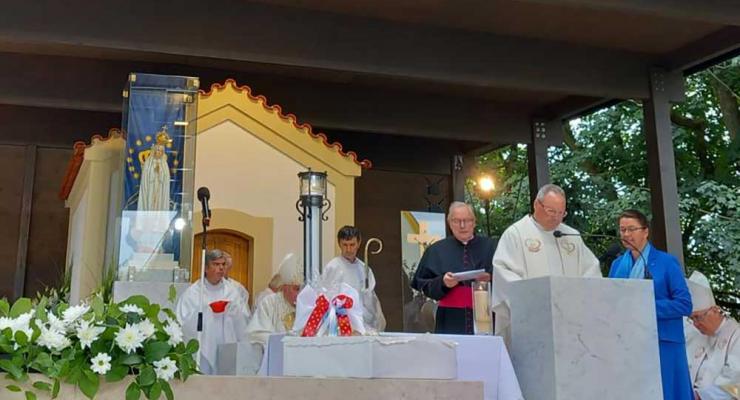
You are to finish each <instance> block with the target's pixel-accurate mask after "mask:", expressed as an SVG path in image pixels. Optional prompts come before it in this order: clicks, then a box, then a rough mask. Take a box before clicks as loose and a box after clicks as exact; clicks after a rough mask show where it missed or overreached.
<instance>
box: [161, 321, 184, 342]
mask: <svg viewBox="0 0 740 400" xmlns="http://www.w3.org/2000/svg"><path fill="white" fill-rule="evenodd" d="M164 331H165V333H167V334H168V335H170V338H169V339H167V343H168V344H169V345H170V346H177V345H178V344H180V343H182V328H180V325H179V324H178V323H176V322H174V323H173V322H172V321H169V323H168V324H167V325H165V326H164Z"/></svg>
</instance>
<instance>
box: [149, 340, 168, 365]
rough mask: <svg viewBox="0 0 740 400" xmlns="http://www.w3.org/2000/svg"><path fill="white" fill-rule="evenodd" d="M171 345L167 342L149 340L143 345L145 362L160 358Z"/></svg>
mask: <svg viewBox="0 0 740 400" xmlns="http://www.w3.org/2000/svg"><path fill="white" fill-rule="evenodd" d="M171 349H172V346H170V345H169V344H167V342H159V341H156V342H149V343H147V344H146V345H145V346H144V354H146V362H148V363H153V362H154V361H159V360H161V359H162V358H163V357H164V356H166V355H167V353H169V352H170V350H171Z"/></svg>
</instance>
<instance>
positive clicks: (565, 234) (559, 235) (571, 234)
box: [552, 231, 581, 238]
mask: <svg viewBox="0 0 740 400" xmlns="http://www.w3.org/2000/svg"><path fill="white" fill-rule="evenodd" d="M552 234H553V236H555V237H556V238H561V237H563V236H581V234H580V233H563V232H561V231H554V232H553V233H552Z"/></svg>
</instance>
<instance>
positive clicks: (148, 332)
mask: <svg viewBox="0 0 740 400" xmlns="http://www.w3.org/2000/svg"><path fill="white" fill-rule="evenodd" d="M137 325H138V328H139V331H140V332H141V335H142V336H143V337H144V339H149V337H151V336H152V335H154V332H155V331H156V328H154V324H152V321H149V320H148V319H144V320H143V321H141V322H139V323H138V324H137Z"/></svg>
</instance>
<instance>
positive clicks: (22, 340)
mask: <svg viewBox="0 0 740 400" xmlns="http://www.w3.org/2000/svg"><path fill="white" fill-rule="evenodd" d="M15 342H16V343H18V345H19V346H26V345H27V344H28V336H27V335H26V333H25V332H23V331H15Z"/></svg>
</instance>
